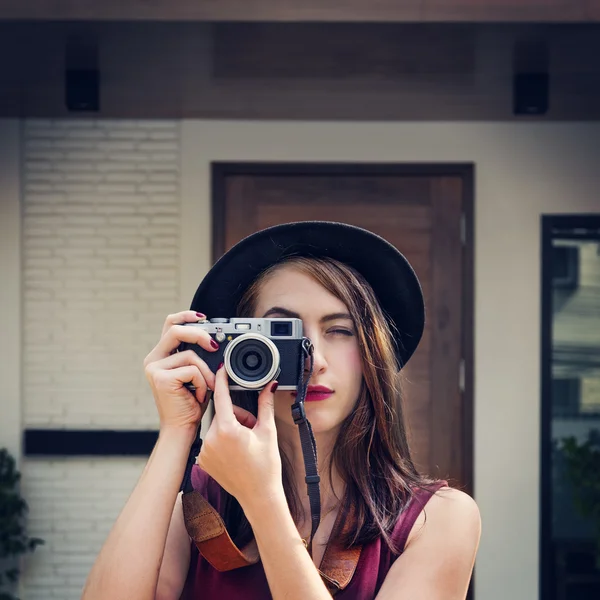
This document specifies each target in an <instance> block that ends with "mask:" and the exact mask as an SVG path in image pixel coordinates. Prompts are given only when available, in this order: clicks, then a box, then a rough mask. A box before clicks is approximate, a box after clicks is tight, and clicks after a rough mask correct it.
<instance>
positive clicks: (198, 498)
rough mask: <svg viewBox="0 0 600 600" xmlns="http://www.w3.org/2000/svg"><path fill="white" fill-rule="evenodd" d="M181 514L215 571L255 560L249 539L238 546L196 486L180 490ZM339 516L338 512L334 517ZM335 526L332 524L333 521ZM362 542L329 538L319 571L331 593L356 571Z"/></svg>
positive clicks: (254, 562)
mask: <svg viewBox="0 0 600 600" xmlns="http://www.w3.org/2000/svg"><path fill="white" fill-rule="evenodd" d="M181 501H182V505H183V518H184V522H185V527H186V529H187V532H188V535H189V536H190V537H191V538H192V540H194V543H195V544H196V547H197V548H198V550H199V551H200V552H201V554H202V556H204V558H205V559H206V560H207V561H208V562H209V563H210V564H211V565H212V566H213V567H214V568H215V569H217V570H218V571H231V570H233V569H239V568H240V567H247V566H250V565H254V564H256V563H257V562H258V561H259V559H260V556H259V554H258V548H257V546H256V543H255V542H254V541H252V542H251V543H250V544H248V545H247V546H246V547H244V548H243V549H242V550H240V549H239V548H238V547H237V546H236V545H235V543H234V542H233V540H232V539H231V537H230V536H229V533H227V529H226V528H225V523H224V522H223V519H222V518H221V515H219V513H218V512H217V511H216V510H215V509H214V508H213V507H212V506H211V505H210V504H209V503H208V501H207V500H206V498H204V496H202V494H200V492H198V491H197V490H194V491H193V492H188V493H186V494H183V496H182V498H181ZM340 517H341V511H340V512H339V513H338V516H337V519H336V525H337V521H338V520H339V519H340ZM334 528H335V525H334ZM361 550H362V546H356V547H353V548H351V549H349V550H348V549H345V548H343V547H342V546H341V545H340V544H337V543H334V542H330V543H328V544H327V547H326V548H325V553H324V554H323V559H322V561H321V565H320V568H319V573H320V574H321V577H322V578H323V581H324V583H325V585H326V586H327V589H328V590H329V592H330V593H331V594H332V595H335V593H336V592H338V591H340V590H343V589H344V588H346V586H347V585H348V584H349V583H350V581H351V580H352V576H353V575H354V572H355V571H356V566H357V565H358V560H359V558H360V553H361Z"/></svg>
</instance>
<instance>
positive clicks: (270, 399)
mask: <svg viewBox="0 0 600 600" xmlns="http://www.w3.org/2000/svg"><path fill="white" fill-rule="evenodd" d="M276 389H277V382H276V381H273V382H271V383H269V384H267V386H266V387H265V388H264V389H263V391H262V392H261V393H260V394H259V396H258V424H259V425H270V424H272V423H274V422H275V390H276Z"/></svg>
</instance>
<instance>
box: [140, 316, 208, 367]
mask: <svg viewBox="0 0 600 600" xmlns="http://www.w3.org/2000/svg"><path fill="white" fill-rule="evenodd" d="M181 342H188V343H190V344H198V346H200V347H201V348H203V349H204V350H207V351H208V352H215V351H216V350H218V349H219V344H217V342H215V341H214V340H213V339H212V338H211V337H210V335H209V333H208V332H207V331H205V330H204V329H203V328H202V327H199V326H198V327H196V326H194V325H193V324H190V325H172V326H171V327H170V328H169V330H168V331H167V333H165V335H163V336H162V337H161V338H160V340H159V342H158V344H156V346H155V347H154V349H153V350H152V351H151V352H150V354H148V356H147V357H146V361H145V363H146V364H148V363H149V362H154V361H155V360H159V359H161V358H165V357H166V356H169V355H170V354H171V353H172V352H173V351H174V350H177V348H179V345H180V344H181Z"/></svg>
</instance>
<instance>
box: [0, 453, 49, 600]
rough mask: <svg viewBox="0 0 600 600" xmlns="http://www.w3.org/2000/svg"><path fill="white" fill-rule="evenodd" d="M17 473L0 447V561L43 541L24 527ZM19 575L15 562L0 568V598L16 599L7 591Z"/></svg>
mask: <svg viewBox="0 0 600 600" xmlns="http://www.w3.org/2000/svg"><path fill="white" fill-rule="evenodd" d="M20 479H21V474H20V473H19V472H18V471H17V467H16V462H15V459H14V458H13V457H12V456H11V454H10V452H8V450H7V449H6V448H2V449H0V561H2V563H1V564H7V563H9V562H10V561H14V564H15V565H16V564H17V559H18V558H19V557H20V556H21V555H23V554H26V553H28V552H33V551H34V550H35V548H36V547H37V546H39V545H40V544H43V543H44V541H43V540H41V539H39V538H30V537H29V536H28V535H27V532H26V531H25V515H26V514H27V510H28V509H27V503H26V502H25V500H23V498H21V495H20V493H19V490H18V484H19V481H20ZM18 578H19V569H18V567H17V566H13V567H10V568H8V569H5V568H4V567H3V568H2V569H0V600H16V599H15V597H14V596H13V595H12V594H11V593H10V591H7V589H6V588H7V587H10V586H13V585H14V584H15V583H16V582H17V580H18Z"/></svg>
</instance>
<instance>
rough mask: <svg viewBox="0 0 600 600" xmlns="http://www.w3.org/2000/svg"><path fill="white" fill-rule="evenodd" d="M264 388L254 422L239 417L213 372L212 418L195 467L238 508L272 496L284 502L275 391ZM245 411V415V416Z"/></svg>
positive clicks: (222, 374) (223, 376)
mask: <svg viewBox="0 0 600 600" xmlns="http://www.w3.org/2000/svg"><path fill="white" fill-rule="evenodd" d="M275 389H277V384H276V382H273V383H270V384H268V385H267V386H266V387H265V388H264V389H263V390H262V392H261V393H260V395H259V397H258V414H257V418H256V419H254V417H253V416H252V415H251V414H250V413H247V414H246V417H245V418H244V419H241V418H240V416H241V415H240V414H239V411H236V410H235V409H237V407H234V405H233V403H232V402H231V396H230V395H229V388H228V378H227V373H226V371H225V369H224V368H223V367H221V368H220V369H219V370H218V371H217V375H216V383H215V389H214V395H213V401H214V408H215V416H214V418H213V421H212V423H211V425H210V427H209V430H208V432H207V434H206V436H205V438H204V441H203V443H202V449H201V451H200V455H199V456H198V464H199V465H200V467H201V468H202V469H203V470H204V471H206V472H207V473H208V474H209V475H210V476H211V477H212V478H213V479H214V480H215V481H217V483H218V484H219V485H220V486H221V487H223V488H224V489H225V490H226V491H227V492H229V493H230V494H231V495H232V496H235V498H236V499H237V500H238V502H239V503H240V505H241V506H242V508H243V509H245V508H246V507H250V506H252V505H254V504H256V503H260V502H261V501H264V500H265V499H267V498H273V497H275V496H277V495H281V497H283V483H282V480H281V457H280V455H279V447H278V445H277V429H276V428H275V414H274V404H273V402H274V392H275ZM244 412H245V411H244Z"/></svg>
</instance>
